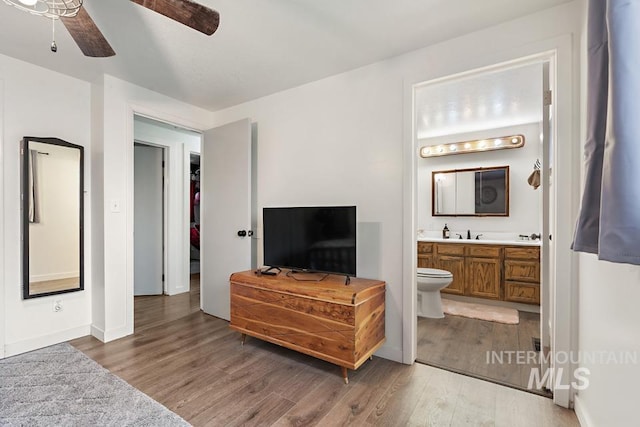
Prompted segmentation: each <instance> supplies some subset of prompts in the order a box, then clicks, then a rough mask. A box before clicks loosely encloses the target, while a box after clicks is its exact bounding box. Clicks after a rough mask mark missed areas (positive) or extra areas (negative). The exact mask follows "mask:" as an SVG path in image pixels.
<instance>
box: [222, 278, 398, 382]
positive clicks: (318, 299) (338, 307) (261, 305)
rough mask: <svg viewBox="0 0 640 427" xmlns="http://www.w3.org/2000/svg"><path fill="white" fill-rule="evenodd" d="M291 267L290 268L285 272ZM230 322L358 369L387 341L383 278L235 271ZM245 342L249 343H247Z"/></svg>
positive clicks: (264, 337)
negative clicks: (308, 277) (319, 278)
mask: <svg viewBox="0 0 640 427" xmlns="http://www.w3.org/2000/svg"><path fill="white" fill-rule="evenodd" d="M287 273H288V272H287ZM230 281H231V323H230V324H229V327H230V328H231V329H233V330H236V331H238V332H240V333H241V334H242V339H243V340H244V337H245V336H246V335H250V336H253V337H256V338H259V339H262V340H264V341H268V342H271V343H274V344H278V345H281V346H283V347H287V348H289V349H291V350H296V351H299V352H301V353H304V354H308V355H310V356H314V357H317V358H318V359H322V360H325V361H327V362H330V363H333V364H335V365H338V366H340V368H341V369H342V377H343V379H344V381H345V383H348V381H349V379H348V375H347V369H358V368H359V367H360V366H361V365H362V364H363V363H364V362H366V361H367V360H368V359H369V358H370V357H371V355H372V354H373V353H374V352H375V351H376V350H377V349H378V348H380V347H381V346H382V344H384V341H385V322H384V320H385V319H384V317H385V283H384V282H383V281H381V280H368V279H359V278H356V277H353V278H351V279H350V281H351V286H344V281H343V280H342V277H340V276H337V275H333V274H331V275H328V276H327V277H326V278H325V279H324V280H322V281H320V282H313V283H312V282H308V281H297V280H295V279H294V278H292V277H290V274H280V275H278V276H258V275H256V274H254V273H253V271H244V272H240V273H234V274H232V275H231V279H230ZM245 348H246V347H245Z"/></svg>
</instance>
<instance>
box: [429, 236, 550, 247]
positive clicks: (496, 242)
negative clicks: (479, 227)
mask: <svg viewBox="0 0 640 427" xmlns="http://www.w3.org/2000/svg"><path fill="white" fill-rule="evenodd" d="M417 240H418V242H436V243H466V244H472V245H509V246H540V240H492V239H482V238H480V240H476V239H470V240H469V239H458V238H455V239H443V238H442V237H418V239H417Z"/></svg>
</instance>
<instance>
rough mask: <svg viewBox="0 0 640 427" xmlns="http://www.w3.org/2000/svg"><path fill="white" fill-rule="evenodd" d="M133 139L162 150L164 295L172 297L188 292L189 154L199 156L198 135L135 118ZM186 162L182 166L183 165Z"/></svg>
mask: <svg viewBox="0 0 640 427" xmlns="http://www.w3.org/2000/svg"><path fill="white" fill-rule="evenodd" d="M134 138H135V140H136V141H138V142H145V143H149V144H151V145H156V146H161V147H166V150H167V151H168V154H167V163H166V167H165V182H166V183H167V192H168V197H167V200H166V201H165V203H166V208H167V218H166V230H167V246H168V248H167V251H166V260H165V263H166V264H165V265H166V269H167V276H166V279H167V282H166V292H167V294H168V295H175V294H179V293H182V292H188V291H189V284H190V280H189V258H190V256H189V249H190V243H189V225H190V222H189V197H190V189H189V174H190V159H189V155H190V153H192V152H196V153H199V152H200V140H201V135H200V134H199V133H196V132H192V131H188V130H185V129H181V128H176V127H174V126H169V125H166V124H164V123H160V122H156V121H151V120H149V119H146V118H142V117H139V116H136V118H135V121H134ZM185 160H186V162H185Z"/></svg>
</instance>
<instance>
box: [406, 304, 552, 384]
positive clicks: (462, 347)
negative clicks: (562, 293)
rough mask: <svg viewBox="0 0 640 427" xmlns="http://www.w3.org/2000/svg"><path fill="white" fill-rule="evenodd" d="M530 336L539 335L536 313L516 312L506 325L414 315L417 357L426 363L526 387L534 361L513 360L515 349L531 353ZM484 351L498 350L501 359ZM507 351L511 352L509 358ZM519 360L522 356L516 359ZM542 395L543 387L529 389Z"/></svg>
mask: <svg viewBox="0 0 640 427" xmlns="http://www.w3.org/2000/svg"><path fill="white" fill-rule="evenodd" d="M533 337H540V315H539V314H536V313H526V312H520V323H519V324H517V325H507V324H504V323H496V322H487V321H484V320H478V319H469V318H466V317H461V316H451V315H445V317H444V318H443V319H427V318H423V317H420V318H418V352H417V355H418V357H417V360H418V361H420V362H423V363H426V364H428V365H432V366H436V367H440V368H444V369H447V370H451V371H454V372H460V373H464V374H468V375H472V376H476V377H478V378H485V379H488V380H491V381H496V382H498V383H501V384H506V385H510V386H514V387H519V388H521V389H527V385H528V383H529V375H530V373H531V369H532V368H536V367H538V365H537V364H535V363H516V362H517V359H516V357H515V354H516V353H513V352H521V353H520V354H533V353H524V352H533V351H534V348H533V342H532V338H533ZM488 352H496V353H494V354H501V353H500V352H503V353H502V354H504V355H505V357H504V358H503V359H502V363H496V362H497V361H498V359H495V358H494V359H492V357H491V356H489V359H488V358H487V353H488ZM506 352H511V355H512V356H513V357H512V358H511V359H509V357H508V355H509V353H506ZM520 362H522V360H520ZM533 391H535V392H538V393H540V394H543V395H546V394H547V393H545V392H544V391H543V390H540V389H538V390H533Z"/></svg>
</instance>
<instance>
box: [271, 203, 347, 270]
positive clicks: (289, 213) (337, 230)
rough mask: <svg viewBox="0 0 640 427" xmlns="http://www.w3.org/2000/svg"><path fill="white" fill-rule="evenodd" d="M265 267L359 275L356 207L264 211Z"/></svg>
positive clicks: (296, 208) (295, 208)
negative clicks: (357, 267) (357, 273)
mask: <svg viewBox="0 0 640 427" xmlns="http://www.w3.org/2000/svg"><path fill="white" fill-rule="evenodd" d="M262 220H263V239H264V264H265V265H268V266H270V267H284V268H290V269H292V270H304V271H317V272H324V273H338V274H345V275H349V276H355V275H356V207H355V206H320V207H294V208H264V209H263V214H262Z"/></svg>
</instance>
